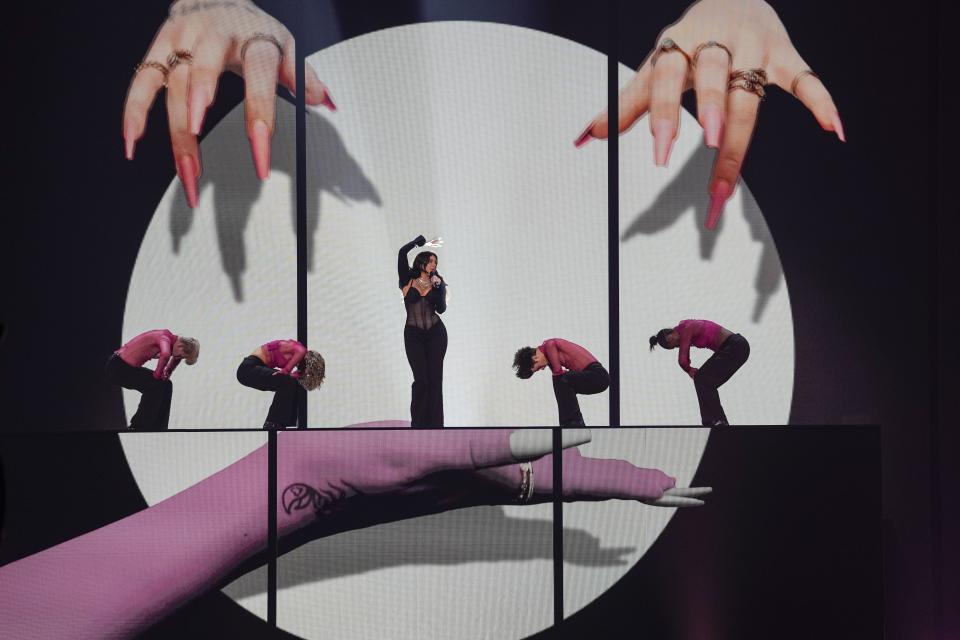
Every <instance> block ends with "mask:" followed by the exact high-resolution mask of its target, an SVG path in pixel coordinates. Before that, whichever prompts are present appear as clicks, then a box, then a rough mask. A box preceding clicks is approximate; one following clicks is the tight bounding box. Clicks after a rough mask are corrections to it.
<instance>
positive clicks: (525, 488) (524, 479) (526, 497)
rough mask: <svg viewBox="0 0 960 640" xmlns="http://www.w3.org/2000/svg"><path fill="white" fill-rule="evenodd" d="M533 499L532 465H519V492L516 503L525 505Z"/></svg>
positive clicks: (524, 463) (525, 463)
mask: <svg viewBox="0 0 960 640" xmlns="http://www.w3.org/2000/svg"><path fill="white" fill-rule="evenodd" d="M531 498H533V465H532V464H531V463H529V462H521V463H520V492H519V494H518V495H517V502H519V503H520V504H526V503H528V502H530V499H531Z"/></svg>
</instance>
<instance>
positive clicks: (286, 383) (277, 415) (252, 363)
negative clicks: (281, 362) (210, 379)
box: [237, 356, 300, 429]
mask: <svg viewBox="0 0 960 640" xmlns="http://www.w3.org/2000/svg"><path fill="white" fill-rule="evenodd" d="M276 371H277V370H276V369H274V368H272V367H268V366H267V365H265V364H263V360H261V359H260V358H258V357H257V356H247V357H246V358H244V359H243V362H241V363H240V366H239V367H237V380H238V381H239V382H240V384H242V385H243V386H245V387H250V388H251V389H259V390H260V391H273V402H272V403H270V410H269V411H267V419H266V422H264V424H263V426H264V427H271V426H272V427H274V428H280V429H282V428H284V427H295V426H296V425H297V393H298V391H299V389H300V383H299V382H298V381H297V379H296V378H294V377H292V376H285V375H283V374H277V375H274V374H275V373H276Z"/></svg>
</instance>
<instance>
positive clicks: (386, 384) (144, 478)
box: [122, 22, 793, 639]
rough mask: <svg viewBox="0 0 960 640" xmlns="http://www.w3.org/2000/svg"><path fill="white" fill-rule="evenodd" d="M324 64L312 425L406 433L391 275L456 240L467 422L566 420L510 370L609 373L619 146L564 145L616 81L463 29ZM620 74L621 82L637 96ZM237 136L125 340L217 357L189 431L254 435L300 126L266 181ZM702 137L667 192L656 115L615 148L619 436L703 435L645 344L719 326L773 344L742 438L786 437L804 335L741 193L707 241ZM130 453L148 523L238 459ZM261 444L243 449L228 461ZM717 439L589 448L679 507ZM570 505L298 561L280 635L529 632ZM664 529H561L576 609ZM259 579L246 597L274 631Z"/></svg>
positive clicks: (574, 516) (135, 286) (757, 363)
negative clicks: (521, 363) (261, 360)
mask: <svg viewBox="0 0 960 640" xmlns="http://www.w3.org/2000/svg"><path fill="white" fill-rule="evenodd" d="M308 62H309V64H311V65H312V66H313V67H314V68H315V69H316V70H317V72H318V74H319V76H320V77H321V78H322V79H323V80H324V82H325V83H327V84H328V85H329V86H330V87H331V89H332V90H333V93H334V95H335V96H336V100H337V103H338V106H339V107H340V110H339V111H338V112H337V113H336V114H333V115H331V114H328V113H327V112H325V111H320V110H316V111H311V112H310V113H309V114H308V118H307V155H308V158H307V161H308V165H307V169H308V170H307V194H308V201H307V205H308V234H309V244H310V259H309V262H310V270H309V273H308V291H309V307H308V310H309V340H308V342H309V345H310V347H311V348H314V349H317V350H319V351H320V352H321V353H323V354H324V356H325V358H326V361H327V370H328V380H327V382H325V383H324V385H323V387H322V388H321V389H320V390H319V391H316V392H313V393H311V394H310V424H311V426H312V427H321V426H322V427H337V426H341V425H344V424H349V423H355V422H361V421H366V420H376V419H383V418H404V417H406V416H407V415H408V406H409V393H410V391H409V385H410V382H411V380H412V376H411V374H410V370H409V367H408V365H407V362H406V358H405V355H404V350H403V337H402V329H403V321H404V316H403V305H402V302H401V299H400V296H399V293H398V289H397V273H396V260H397V256H396V254H397V249H398V248H399V247H400V246H401V245H402V244H404V243H406V242H407V241H409V240H411V239H412V238H414V237H415V236H417V235H418V234H423V235H425V236H427V237H428V238H429V237H431V236H435V235H442V236H443V237H444V240H445V245H444V247H442V248H441V249H438V250H436V253H437V254H438V255H439V258H440V264H439V270H440V272H441V273H442V274H443V275H444V276H445V277H446V278H447V280H448V281H449V283H450V290H451V299H450V305H449V309H448V311H447V313H446V314H445V315H444V316H443V320H444V322H445V324H446V326H447V330H448V333H449V336H450V342H449V349H448V351H447V355H446V360H445V381H444V403H445V413H446V421H447V425H448V426H472V425H480V426H485V425H520V426H523V425H526V426H534V425H550V424H554V423H555V420H556V405H555V401H554V398H553V393H552V389H551V386H550V381H549V376H548V375H547V374H540V375H538V376H535V377H534V378H533V379H532V380H529V381H521V380H518V379H517V378H515V377H514V376H513V375H512V370H511V369H510V363H511V361H512V357H513V352H514V351H515V350H516V349H517V348H518V347H520V346H524V345H526V344H531V345H534V346H535V345H537V344H539V342H540V341H541V340H543V339H544V338H549V337H563V338H567V339H570V340H573V341H575V342H578V343H580V344H582V345H584V346H586V347H587V348H588V349H590V350H591V351H592V352H593V353H594V355H596V356H597V357H598V358H599V359H600V360H601V362H604V363H605V364H608V363H609V352H608V340H609V336H608V325H609V323H608V317H607V314H608V311H607V310H608V306H607V305H608V300H607V278H606V273H607V265H608V252H607V180H606V172H607V167H606V149H605V147H604V143H598V142H594V143H591V144H590V145H587V146H586V147H584V148H582V149H580V150H575V149H574V147H573V144H572V142H573V139H574V138H575V137H576V135H577V134H578V133H579V131H580V130H582V128H583V126H584V125H585V124H586V123H587V122H588V121H589V120H590V119H591V118H592V117H593V116H594V115H595V114H596V113H597V112H598V111H599V110H600V109H601V108H602V107H603V105H604V104H605V101H606V82H605V79H606V59H605V57H604V56H603V55H602V54H600V53H598V52H596V51H593V50H590V49H587V48H585V47H583V46H581V45H578V44H575V43H573V42H570V41H567V40H564V39H562V38H558V37H556V36H552V35H548V34H544V33H540V32H536V31H531V30H527V29H521V28H517V27H511V26H505V25H499V24H491V23H468V22H455V23H425V24H418V25H412V26H406V27H401V28H395V29H389V30H386V31H380V32H376V33H372V34H368V35H365V36H363V37H360V38H356V39H353V40H350V41H347V42H344V43H341V44H338V45H336V46H334V47H331V48H329V49H325V50H323V51H321V52H319V53H316V54H314V55H312V56H310V57H309V59H308ZM628 74H629V70H628V69H626V68H623V69H622V74H621V79H625V78H626V76H627V75H628ZM242 118H243V110H242V106H240V107H237V108H236V109H235V110H234V111H233V112H231V113H230V114H229V115H228V116H227V117H226V118H225V119H224V120H223V121H222V122H220V123H219V124H218V125H217V126H216V127H215V128H214V129H213V130H212V131H211V132H210V133H209V135H207V137H206V138H205V140H204V141H203V159H204V169H205V173H204V176H203V178H202V180H201V197H200V205H199V207H198V208H197V209H196V210H195V211H193V212H191V211H189V210H188V209H187V208H186V207H185V205H184V202H183V196H182V194H181V193H180V187H179V184H178V183H176V182H174V183H172V184H171V186H170V188H169V189H168V191H167V193H166V194H165V195H164V197H163V199H162V200H161V202H160V204H159V205H158V207H157V210H156V212H155V214H154V217H153V220H152V222H151V224H150V226H149V228H148V230H147V233H146V236H145V238H144V241H143V245H142V246H141V248H140V253H139V255H138V258H137V263H136V266H135V268H134V272H133V275H132V278H131V283H130V289H129V293H128V299H127V306H126V310H125V315H124V338H125V339H129V338H130V337H132V336H133V335H136V334H137V333H139V332H140V331H144V330H147V329H153V328H160V327H167V328H170V329H171V330H172V331H174V332H175V333H180V334H183V335H193V336H196V337H197V338H199V340H200V342H201V345H202V349H201V357H200V360H199V362H198V364H197V365H196V366H194V367H186V366H181V367H180V368H179V369H178V370H177V372H176V375H175V376H174V385H175V388H174V401H173V408H172V411H171V416H170V426H171V427H172V428H196V427H257V426H259V425H260V424H262V422H263V419H264V417H265V415H266V411H267V406H268V405H269V403H270V399H271V398H270V394H267V393H259V392H256V391H254V390H251V389H247V388H244V387H242V386H240V385H239V384H238V383H237V382H236V379H235V376H234V372H235V369H236V367H237V365H238V364H239V363H240V361H241V359H242V358H243V357H244V356H245V355H247V354H249V353H250V352H251V351H252V350H253V349H255V348H256V347H257V346H258V345H260V344H262V343H264V342H267V341H269V340H272V339H275V338H289V337H295V335H296V242H295V235H294V230H295V227H294V214H293V211H294V208H295V180H294V176H295V175H296V173H295V169H294V167H295V163H294V149H295V145H294V119H293V110H292V108H291V107H290V106H289V105H288V104H287V103H285V102H282V101H281V102H280V103H279V104H278V114H277V134H276V136H275V138H274V141H273V172H272V174H271V177H270V178H269V179H268V180H267V181H266V182H264V183H260V182H259V181H257V179H256V177H255V175H254V173H253V169H252V165H251V161H250V158H249V150H248V144H247V141H246V137H245V135H244V133H243V122H242ZM701 137H702V134H701V131H700V129H699V127H698V126H697V124H696V122H695V121H694V120H693V119H692V118H691V117H690V116H689V115H688V114H685V113H684V114H683V118H682V126H681V132H680V135H679V137H678V140H677V143H676V148H675V150H674V152H673V157H672V160H671V166H670V168H668V169H657V168H655V167H654V166H653V162H652V158H651V156H650V148H651V142H650V136H649V134H648V133H647V123H646V120H645V119H644V120H642V121H641V122H640V123H638V125H637V126H636V128H635V130H634V131H632V132H631V133H629V134H627V135H625V136H623V137H622V138H621V162H620V171H621V196H620V200H621V225H620V226H621V234H622V241H621V243H620V267H621V269H620V278H621V293H620V310H621V318H620V342H621V354H620V358H621V388H622V392H621V416H622V421H623V423H624V424H645V425H651V424H699V415H698V412H697V403H696V397H695V394H694V391H693V385H692V384H691V382H690V381H689V379H688V378H687V377H686V376H685V375H684V374H683V373H682V372H681V371H680V370H679V368H678V367H677V366H676V364H675V353H669V354H668V353H664V352H662V351H658V352H655V353H653V354H650V353H648V351H647V346H646V339H647V336H649V335H651V334H652V333H654V332H655V331H656V330H657V329H659V328H662V327H666V326H672V325H673V324H675V323H676V322H677V321H679V320H681V319H683V318H687V317H703V318H708V319H712V320H716V321H717V322H720V323H721V324H723V325H724V326H727V327H729V328H731V329H732V330H734V331H738V332H740V333H742V334H743V335H744V336H746V337H747V339H748V340H749V341H750V342H751V345H752V347H753V352H752V354H751V357H750V360H749V361H748V363H747V364H746V366H744V368H743V369H742V370H741V371H740V372H738V373H737V374H736V375H735V376H734V377H733V378H732V379H731V381H730V382H729V383H727V385H725V386H724V387H723V388H722V389H721V398H722V400H723V402H724V407H725V409H726V412H727V414H728V416H730V418H731V421H734V422H736V423H738V424H744V423H769V424H776V423H784V422H786V420H787V417H788V414H789V408H790V399H791V394H792V386H793V338H792V336H793V331H792V323H791V319H790V307H789V300H788V296H787V292H786V287H785V285H784V284H783V277H782V273H781V272H780V265H779V259H778V258H777V255H776V250H775V248H774V247H773V243H772V240H771V239H770V236H769V232H768V230H767V228H766V225H765V224H764V223H763V218H762V215H761V214H760V212H759V210H758V209H757V207H756V203H755V202H754V201H753V199H752V197H751V196H750V194H749V192H748V191H747V189H746V188H745V186H743V185H741V187H740V190H739V192H738V194H737V195H736V196H735V197H734V198H733V199H732V200H731V202H730V203H729V205H728V206H727V213H726V215H725V218H724V222H723V226H722V228H721V230H720V231H719V232H716V233H714V234H712V235H711V234H708V233H705V232H702V231H701V230H700V226H701V225H702V219H703V213H704V211H703V208H704V205H705V202H706V195H705V191H706V187H705V185H706V180H707V176H708V175H709V173H708V171H709V163H710V156H709V154H706V153H705V152H702V151H699V149H700V148H701V147H702V140H701ZM414 254H415V252H411V258H412V257H413V255H414ZM758 292H760V293H758ZM758 300H762V304H758V302H757V301H758ZM756 308H759V309H760V310H759V311H756V310H755V309H756ZM706 355H708V354H703V355H702V356H701V355H700V354H695V355H694V358H695V362H694V363H695V364H699V363H700V362H702V360H703V359H704V357H705V356H706ZM698 358H699V360H698ZM607 399H608V394H601V395H599V396H587V397H582V398H581V407H582V409H583V413H584V417H585V419H586V421H587V424H590V425H599V424H603V423H605V422H606V421H607V415H608V405H607ZM124 401H125V404H126V407H127V414H128V417H129V415H131V414H132V412H133V410H134V409H135V407H136V405H137V402H138V401H139V397H138V394H136V393H135V392H128V391H125V392H124ZM198 435H199V434H198ZM238 435H239V434H238ZM122 442H123V446H124V449H125V452H126V454H127V458H128V461H129V463H130V468H131V470H132V472H133V474H134V476H135V477H136V479H137V482H138V483H139V484H140V487H141V489H142V491H143V493H144V495H145V497H146V498H147V501H148V502H149V503H151V504H153V503H154V502H155V501H156V500H158V499H160V498H162V497H163V496H165V495H169V491H168V488H169V487H170V486H188V485H189V484H191V483H193V482H196V481H198V480H199V479H201V478H203V477H204V476H205V475H206V474H208V473H209V468H208V465H204V464H200V463H198V462H196V461H195V460H202V459H204V458H207V459H210V460H213V459H216V460H218V463H219V464H221V465H223V464H227V462H228V460H227V459H225V458H223V456H222V455H220V454H222V451H219V450H217V449H216V447H217V445H216V442H217V439H209V438H208V439H198V440H197V441H196V446H195V447H194V448H193V453H194V455H193V456H191V457H190V458H183V457H179V456H174V455H173V453H172V452H170V451H166V450H161V449H158V448H157V447H156V443H154V442H152V439H150V438H141V437H124V438H122ZM256 442H259V440H258V441H256ZM256 442H255V441H254V440H245V441H244V445H243V446H240V447H234V448H232V449H231V451H230V455H229V458H230V460H233V459H236V458H239V457H240V456H241V455H242V454H243V453H244V452H245V451H246V450H249V449H251V448H253V447H254V446H256ZM705 443H706V432H705V431H704V430H701V429H693V430H667V429H658V430H655V431H651V432H629V433H609V432H608V433H598V431H597V430H594V442H592V443H591V444H589V445H587V446H585V447H583V448H582V450H583V453H584V455H593V456H597V457H616V458H621V459H627V460H630V461H632V462H634V463H636V464H639V465H641V466H648V467H658V468H661V469H663V470H664V471H666V472H667V473H669V474H670V475H673V476H676V477H677V478H678V484H680V485H685V484H688V483H689V482H690V479H691V478H692V476H693V474H694V472H695V471H696V467H697V464H698V463H699V460H700V457H701V455H702V453H703V448H704V446H705ZM218 451H219V454H218ZM171 476H175V477H176V481H175V482H174V481H172V480H171V479H170V478H171ZM171 482H172V483H173V484H171ZM550 509H551V508H550V506H549V505H542V506H536V507H523V508H521V507H502V508H501V507H487V508H476V509H469V510H463V511H457V512H451V513H447V514H443V515H439V516H432V517H428V518H419V519H416V520H412V521H407V522H400V523H395V524H391V525H382V526H378V527H372V528H369V529H364V530H362V531H355V532H349V533H346V534H340V535H337V536H333V537H331V538H326V539H323V540H319V541H316V542H314V543H312V544H309V545H306V546H304V547H301V548H299V549H297V550H296V551H294V552H292V553H290V554H287V555H286V556H284V557H283V558H281V561H280V568H279V576H278V580H279V586H280V593H279V599H278V620H279V623H280V624H281V626H283V627H284V628H285V629H287V630H289V631H291V632H293V633H296V634H298V635H301V636H303V637H309V638H320V637H336V638H351V637H352V638H365V637H390V638H397V639H405V638H411V639H413V638H418V639H419V638H424V637H466V638H469V637H476V638H481V637H497V638H506V637H522V636H526V635H529V634H532V633H535V632H536V631H538V630H540V629H543V628H544V627H546V626H549V625H550V624H551V621H552V608H551V607H552V560H551V546H552V539H551V535H552V534H551V521H550V514H551V511H550ZM672 513H673V510H672V509H655V508H652V507H647V506H645V505H638V504H633V503H623V502H606V503H595V504H577V505H567V507H566V509H565V516H564V517H565V527H566V533H565V542H566V545H565V546H566V551H567V554H568V562H567V563H566V566H565V569H564V575H565V577H566V583H565V585H564V589H565V599H566V605H567V606H566V613H567V614H568V615H569V614H571V613H573V612H574V611H576V610H577V609H579V608H581V607H582V606H584V605H585V604H587V603H588V602H590V601H591V600H593V599H594V598H596V597H597V596H598V595H599V594H601V593H602V592H603V591H605V590H606V589H607V588H609V587H610V585H612V584H613V583H614V582H615V581H616V580H617V579H619V578H620V577H622V576H623V574H624V573H625V572H626V571H627V570H628V569H629V568H630V567H631V566H632V565H633V564H634V563H635V562H636V561H637V560H638V559H639V558H640V557H642V555H643V554H644V553H645V552H646V551H647V549H648V548H649V547H650V545H651V544H652V543H653V542H654V541H655V540H656V538H657V536H658V535H660V533H661V532H662V531H663V528H664V527H665V526H666V523H667V522H668V520H669V518H670V516H671V515H672ZM264 573H265V572H264V571H262V570H261V571H255V572H253V573H252V574H249V575H248V576H245V577H243V578H241V579H240V580H238V581H236V582H235V583H233V584H232V585H230V586H229V587H228V588H227V589H226V592H227V593H228V594H230V595H231V596H233V597H234V598H235V599H236V600H237V601H238V602H240V603H241V604H242V605H243V606H245V607H247V608H248V609H250V610H251V611H253V612H255V613H257V614H258V615H264V614H265V609H266V606H265V605H266V595H265V593H264V591H263V585H264V584H265V580H264V577H263V575H262V574H264Z"/></svg>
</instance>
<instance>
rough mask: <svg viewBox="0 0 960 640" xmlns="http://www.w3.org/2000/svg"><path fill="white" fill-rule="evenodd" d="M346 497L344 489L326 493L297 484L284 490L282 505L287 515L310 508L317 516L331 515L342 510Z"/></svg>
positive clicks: (281, 497)
mask: <svg viewBox="0 0 960 640" xmlns="http://www.w3.org/2000/svg"><path fill="white" fill-rule="evenodd" d="M346 497H347V494H346V492H345V491H343V490H342V489H335V490H329V491H324V490H321V489H315V488H313V487H311V486H309V485H306V484H303V483H302V482H295V483H294V484H291V485H290V486H289V487H287V488H286V489H284V490H283V494H282V495H281V496H280V503H281V504H282V505H283V510H284V511H286V513H287V515H291V514H292V513H293V512H294V511H302V510H303V509H308V508H312V509H313V510H314V512H315V513H316V514H317V515H329V514H331V513H333V512H334V511H336V510H337V509H339V508H340V506H341V505H342V503H343V501H344V499H345V498H346Z"/></svg>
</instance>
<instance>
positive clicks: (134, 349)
mask: <svg viewBox="0 0 960 640" xmlns="http://www.w3.org/2000/svg"><path fill="white" fill-rule="evenodd" d="M162 342H165V343H166V346H167V349H168V352H170V351H173V345H174V344H176V342H177V336H175V335H174V334H173V332H171V331H170V330H169V329H154V330H153V331H144V332H143V333H141V334H140V335H138V336H135V337H133V338H131V339H130V340H129V341H128V342H127V343H126V344H124V345H123V346H122V347H120V348H119V349H117V350H116V351H114V353H115V354H117V355H118V356H120V358H122V359H123V361H124V362H126V363H127V364H128V365H130V366H131V367H142V366H143V365H144V363H146V362H147V360H153V359H154V358H158V357H159V356H160V352H161V348H160V344H161V343H162Z"/></svg>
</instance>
